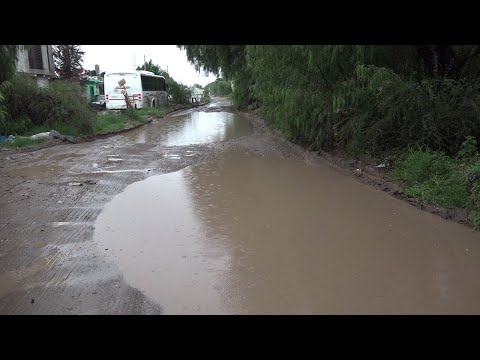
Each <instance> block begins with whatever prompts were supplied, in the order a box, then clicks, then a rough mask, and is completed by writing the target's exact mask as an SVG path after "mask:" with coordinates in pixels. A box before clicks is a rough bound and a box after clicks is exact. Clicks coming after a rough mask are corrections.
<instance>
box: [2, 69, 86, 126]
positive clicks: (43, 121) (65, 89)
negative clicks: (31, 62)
mask: <svg viewBox="0 0 480 360" xmlns="http://www.w3.org/2000/svg"><path fill="white" fill-rule="evenodd" d="M84 99H85V98H84V97H83V95H82V89H81V86H80V84H79V83H77V82H71V81H67V80H56V81H54V82H52V83H51V84H50V86H49V87H48V88H39V87H38V86H37V84H36V81H35V80H34V79H32V78H29V77H24V76H16V77H15V78H14V80H13V81H12V86H11V91H10V94H9V96H8V99H7V108H8V110H9V119H8V121H5V122H4V123H2V124H0V133H5V134H24V133H26V132H28V131H29V130H30V129H32V128H34V127H39V126H46V127H47V128H48V130H50V129H52V128H57V129H56V130H58V131H60V130H59V126H60V127H62V128H64V129H66V130H67V132H68V133H67V132H66V133H65V134H67V135H80V134H90V133H91V132H92V125H91V124H92V120H93V117H94V113H93V111H92V110H91V109H90V108H89V107H88V104H87V103H86V102H85V101H84Z"/></svg>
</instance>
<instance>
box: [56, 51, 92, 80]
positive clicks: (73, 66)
mask: <svg viewBox="0 0 480 360" xmlns="http://www.w3.org/2000/svg"><path fill="white" fill-rule="evenodd" d="M84 54H85V52H84V51H81V49H80V45H54V46H53V59H54V62H55V71H56V72H57V73H58V75H59V76H60V78H62V79H78V78H80V75H82V72H83V69H82V63H83V56H84Z"/></svg>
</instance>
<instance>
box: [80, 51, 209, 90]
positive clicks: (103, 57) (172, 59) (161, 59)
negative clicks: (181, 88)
mask: <svg viewBox="0 0 480 360" xmlns="http://www.w3.org/2000/svg"><path fill="white" fill-rule="evenodd" d="M81 48H82V50H83V51H84V52H85V55H84V56H83V68H84V69H87V70H95V65H99V66H100V72H104V71H105V72H111V71H126V70H135V69H136V68H137V66H141V65H142V64H143V62H144V58H145V60H146V61H147V62H148V61H149V60H152V63H153V64H156V65H158V66H160V67H161V68H162V69H163V70H167V69H168V73H169V74H170V76H171V77H173V79H174V80H175V81H176V82H178V83H183V84H184V85H187V86H192V85H194V84H200V85H202V86H205V85H207V84H208V83H211V82H212V81H215V79H216V76H214V75H213V74H210V75H209V76H205V75H204V74H203V71H201V72H200V73H199V72H197V71H196V70H195V68H194V67H193V65H192V64H191V63H189V62H188V60H187V55H186V52H185V50H180V49H179V48H177V46H176V45H81Z"/></svg>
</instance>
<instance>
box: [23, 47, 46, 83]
mask: <svg viewBox="0 0 480 360" xmlns="http://www.w3.org/2000/svg"><path fill="white" fill-rule="evenodd" d="M32 46H40V49H41V55H42V66H43V68H42V69H31V68H30V63H29V58H28V56H29V55H28V50H26V49H25V48H23V47H21V48H20V49H19V50H18V53H17V54H18V59H17V72H22V73H27V74H32V75H37V76H39V75H43V76H46V77H48V78H50V77H54V76H55V64H54V62H53V47H52V45H32Z"/></svg>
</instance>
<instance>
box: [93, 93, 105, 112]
mask: <svg viewBox="0 0 480 360" xmlns="http://www.w3.org/2000/svg"><path fill="white" fill-rule="evenodd" d="M90 105H91V106H92V107H94V108H96V109H105V108H106V105H107V103H106V101H105V95H96V96H95V101H92V102H91V103H90Z"/></svg>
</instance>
